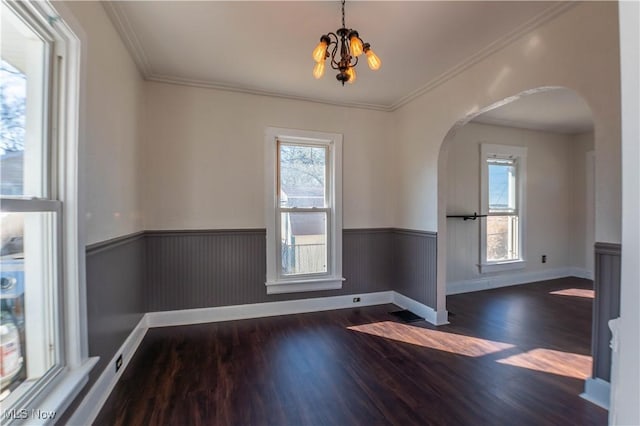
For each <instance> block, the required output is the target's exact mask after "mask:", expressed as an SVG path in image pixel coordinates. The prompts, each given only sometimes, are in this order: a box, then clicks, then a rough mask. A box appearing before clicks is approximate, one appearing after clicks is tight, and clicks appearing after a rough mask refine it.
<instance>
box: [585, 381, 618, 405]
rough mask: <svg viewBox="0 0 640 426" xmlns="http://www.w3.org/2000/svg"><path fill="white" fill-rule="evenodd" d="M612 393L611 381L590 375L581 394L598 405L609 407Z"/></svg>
mask: <svg viewBox="0 0 640 426" xmlns="http://www.w3.org/2000/svg"><path fill="white" fill-rule="evenodd" d="M610 394H611V385H610V384H609V382H607V381H605V380H602V379H599V378H597V377H596V378H593V377H590V378H588V379H587V380H585V382H584V392H583V393H581V394H580V398H582V399H586V400H587V401H589V402H591V403H592V404H596V405H597V406H598V407H601V408H604V409H605V410H608V409H609V395H610Z"/></svg>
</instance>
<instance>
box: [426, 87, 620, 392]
mask: <svg viewBox="0 0 640 426" xmlns="http://www.w3.org/2000/svg"><path fill="white" fill-rule="evenodd" d="M564 100H569V101H568V102H564ZM554 102H556V103H555V104H554ZM563 102H564V103H563ZM571 102H573V107H572V104H571ZM580 116H581V117H580ZM585 117H586V119H587V120H588V122H589V123H588V125H587V127H580V125H579V124H580V123H579V122H580V120H583V121H584V119H585ZM583 125H584V123H583ZM593 127H594V125H593V119H592V117H591V111H590V109H589V108H588V106H587V104H586V102H585V101H584V100H583V99H582V97H580V95H578V94H577V93H575V92H573V91H571V90H569V89H565V88H560V87H543V88H537V89H533V90H528V91H525V92H522V93H520V94H518V95H516V96H513V97H509V98H507V99H504V100H503V101H500V102H497V103H495V104H493V105H491V106H488V107H486V108H482V109H479V110H478V111H476V112H474V113H471V114H469V115H467V116H465V117H463V118H461V119H460V120H459V121H458V122H457V123H456V124H455V125H454V126H453V127H452V128H451V129H450V130H449V132H448V133H447V136H446V138H445V139H444V141H443V143H442V145H441V147H440V155H439V158H438V293H439V295H440V297H445V295H450V294H457V293H466V292H473V291H480V290H487V289H492V288H498V287H504V286H511V285H516V284H524V283H531V282H537V281H542V280H549V279H554V278H560V277H569V276H577V277H581V278H588V279H593V278H594V271H593V262H592V261H591V260H592V259H593V247H594V243H595V232H594V231H595V213H594V212H595V202H594V192H595V181H594V150H595V143H594V129H593ZM488 147H490V148H488ZM485 148H486V149H494V150H495V149H498V150H499V151H500V150H501V149H506V151H500V152H501V154H499V155H495V154H492V155H493V158H491V159H490V158H489V156H488V154H487V152H491V151H487V152H485ZM513 150H516V151H517V150H520V151H518V152H522V153H524V154H513V152H512V151H513ZM527 150H528V154H527ZM502 154H503V155H502ZM514 155H515V157H514ZM518 155H524V157H523V158H520V157H518ZM525 165H526V173H524V172H523V170H525ZM509 176H511V178H510V177H509ZM500 191H502V192H500ZM509 194H510V195H509ZM477 215H479V216H480V217H476V216H477ZM447 216H449V217H447ZM456 216H457V217H456ZM573 290H575V291H574V294H575V293H580V291H583V290H585V289H584V288H583V289H573ZM565 295H566V294H565ZM582 295H583V296H584V293H582ZM612 296H613V297H614V298H615V294H604V295H603V298H604V299H606V300H611V297H612ZM591 297H593V296H591ZM589 303H590V302H589ZM607 303H608V306H605V307H604V308H600V309H599V308H598V306H599V303H598V300H596V304H595V306H596V310H595V312H594V315H593V339H594V343H593V348H592V351H591V352H592V354H593V357H594V369H593V377H594V378H596V377H602V378H604V379H605V380H608V379H609V366H610V353H609V350H608V346H607V345H608V340H609V338H608V336H609V335H608V333H607V331H608V329H606V322H607V320H608V319H609V318H610V317H615V316H617V312H616V307H615V306H611V304H610V303H609V302H607ZM607 303H605V305H606V304H607ZM589 306H590V305H589ZM451 321H453V320H451ZM603 325H604V326H603ZM587 332H588V330H587ZM598 383H599V382H598ZM587 387H588V386H587Z"/></svg>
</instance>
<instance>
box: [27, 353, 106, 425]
mask: <svg viewBox="0 0 640 426" xmlns="http://www.w3.org/2000/svg"><path fill="white" fill-rule="evenodd" d="M97 362H98V357H93V358H89V359H87V360H86V361H85V362H84V364H82V365H81V366H80V367H78V368H76V369H73V370H70V371H67V372H66V373H65V375H64V377H63V378H62V380H61V381H60V382H59V383H58V384H57V385H56V386H55V388H53V389H51V392H47V395H46V396H45V398H44V399H43V400H41V401H39V402H38V403H37V406H38V408H37V410H39V412H40V413H51V414H53V417H52V418H44V417H36V416H31V417H30V418H29V420H28V422H27V423H26V424H29V425H47V424H54V423H55V422H56V421H57V420H58V419H59V418H60V417H62V413H64V411H65V410H66V409H67V408H68V407H69V405H70V404H71V403H72V402H73V400H74V399H75V397H76V396H78V394H79V393H80V391H81V390H82V387H83V386H84V385H85V384H86V383H87V382H88V381H89V373H90V372H91V370H92V369H93V367H94V366H95V365H96V363H97Z"/></svg>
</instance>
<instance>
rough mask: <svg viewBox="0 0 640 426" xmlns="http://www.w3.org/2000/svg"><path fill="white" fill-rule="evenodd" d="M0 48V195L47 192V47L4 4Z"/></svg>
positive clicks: (37, 195)
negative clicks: (0, 45) (45, 107)
mask: <svg viewBox="0 0 640 426" xmlns="http://www.w3.org/2000/svg"><path fill="white" fill-rule="evenodd" d="M0 51H1V52H2V57H1V59H0V104H1V105H0V107H1V109H2V114H1V120H2V123H1V125H0V174H1V178H2V179H1V185H0V194H2V195H15V196H22V195H26V196H36V197H42V196H46V194H45V193H44V188H45V185H44V182H43V177H44V176H45V172H46V161H45V158H46V153H45V152H44V150H43V141H44V138H43V136H44V131H43V129H44V118H43V117H44V105H45V97H44V93H45V79H44V75H45V72H44V71H45V66H44V64H45V51H46V45H45V43H44V42H43V41H42V40H41V39H40V38H39V37H38V36H37V35H36V34H35V33H34V32H33V31H32V30H31V29H30V28H28V27H27V26H26V25H25V24H24V23H23V22H22V21H21V20H20V19H18V18H17V17H16V16H15V15H14V14H13V12H12V11H11V10H10V9H9V8H8V7H7V6H6V5H4V2H3V6H2V48H1V49H0Z"/></svg>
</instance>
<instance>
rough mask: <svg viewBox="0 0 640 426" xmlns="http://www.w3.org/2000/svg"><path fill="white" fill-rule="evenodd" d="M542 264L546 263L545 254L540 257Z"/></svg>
mask: <svg viewBox="0 0 640 426" xmlns="http://www.w3.org/2000/svg"><path fill="white" fill-rule="evenodd" d="M542 263H547V255H546V254H543V255H542Z"/></svg>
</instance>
